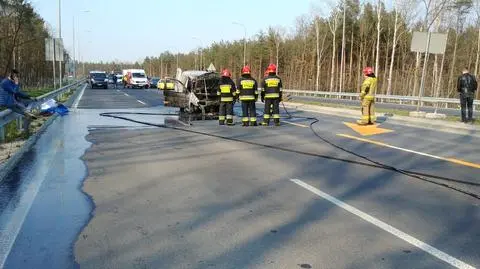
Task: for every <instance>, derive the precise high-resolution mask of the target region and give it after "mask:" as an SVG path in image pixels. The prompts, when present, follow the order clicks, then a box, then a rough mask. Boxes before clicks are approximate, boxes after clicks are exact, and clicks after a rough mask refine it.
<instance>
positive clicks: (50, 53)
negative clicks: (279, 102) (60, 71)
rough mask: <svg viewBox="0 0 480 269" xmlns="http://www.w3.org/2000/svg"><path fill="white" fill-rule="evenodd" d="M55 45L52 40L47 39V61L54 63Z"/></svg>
mask: <svg viewBox="0 0 480 269" xmlns="http://www.w3.org/2000/svg"><path fill="white" fill-rule="evenodd" d="M54 51H55V45H54V41H53V39H52V38H45V61H53V60H54V57H53V54H54Z"/></svg>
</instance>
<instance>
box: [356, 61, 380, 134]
mask: <svg viewBox="0 0 480 269" xmlns="http://www.w3.org/2000/svg"><path fill="white" fill-rule="evenodd" d="M363 75H364V77H365V80H364V81H363V83H362V89H361V92H360V101H361V102H362V118H361V119H360V120H358V121H357V123H358V124H359V125H368V124H374V123H375V121H376V116H375V91H376V89H377V77H376V76H375V74H374V73H373V68H372V67H365V68H364V69H363Z"/></svg>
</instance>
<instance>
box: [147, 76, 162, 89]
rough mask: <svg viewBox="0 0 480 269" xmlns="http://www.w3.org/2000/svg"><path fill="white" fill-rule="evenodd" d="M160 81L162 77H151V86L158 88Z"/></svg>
mask: <svg viewBox="0 0 480 269" xmlns="http://www.w3.org/2000/svg"><path fill="white" fill-rule="evenodd" d="M159 81H160V78H157V77H153V78H150V81H149V82H150V88H152V89H156V88H157V84H158V82H159Z"/></svg>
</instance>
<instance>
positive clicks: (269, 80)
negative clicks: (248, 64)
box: [261, 74, 283, 99]
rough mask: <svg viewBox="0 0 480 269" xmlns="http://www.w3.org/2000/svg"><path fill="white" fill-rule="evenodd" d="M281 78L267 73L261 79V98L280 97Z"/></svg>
mask: <svg viewBox="0 0 480 269" xmlns="http://www.w3.org/2000/svg"><path fill="white" fill-rule="evenodd" d="M282 88H283V84H282V79H281V78H280V77H279V76H277V75H275V74H269V75H268V76H266V77H265V78H263V81H262V93H261V95H262V98H266V99H269V98H280V99H281V98H282Z"/></svg>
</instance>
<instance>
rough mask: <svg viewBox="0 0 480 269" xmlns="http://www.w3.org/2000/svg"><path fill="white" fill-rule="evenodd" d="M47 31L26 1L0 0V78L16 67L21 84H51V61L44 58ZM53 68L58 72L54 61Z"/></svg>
mask: <svg viewBox="0 0 480 269" xmlns="http://www.w3.org/2000/svg"><path fill="white" fill-rule="evenodd" d="M50 32H51V31H49V29H47V25H46V23H45V21H44V20H43V18H42V17H41V16H40V15H39V14H38V13H37V12H36V11H35V9H34V7H33V6H32V5H31V4H30V3H28V2H27V1H24V0H0V77H4V76H6V75H8V73H9V71H10V70H11V69H12V68H16V69H18V70H19V71H20V72H21V74H20V75H21V81H22V83H23V85H24V86H28V87H45V86H50V85H52V84H53V83H52V82H53V81H52V77H53V67H52V62H47V61H45V38H50V37H52V34H51V33H50ZM64 54H65V59H67V60H68V54H67V53H66V52H65V53H64ZM56 69H57V75H58V72H59V65H58V63H57V65H56ZM62 69H63V70H65V68H62Z"/></svg>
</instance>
